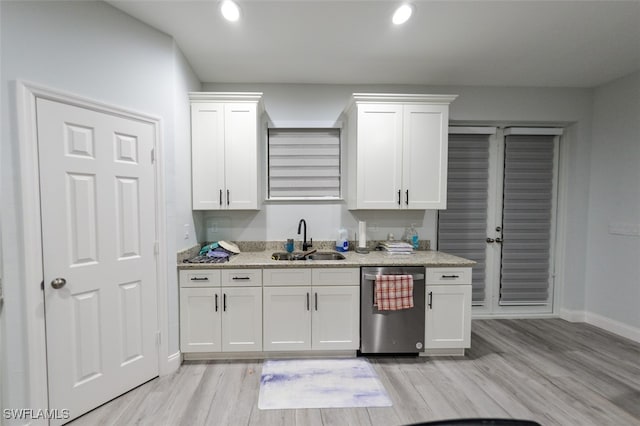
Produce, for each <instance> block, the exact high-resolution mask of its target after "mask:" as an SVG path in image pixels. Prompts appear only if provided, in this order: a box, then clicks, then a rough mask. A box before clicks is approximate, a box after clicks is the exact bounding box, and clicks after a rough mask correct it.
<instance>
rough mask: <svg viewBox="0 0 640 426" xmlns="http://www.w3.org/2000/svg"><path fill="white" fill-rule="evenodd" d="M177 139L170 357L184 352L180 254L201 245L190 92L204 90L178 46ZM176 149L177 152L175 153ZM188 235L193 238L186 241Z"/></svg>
mask: <svg viewBox="0 0 640 426" xmlns="http://www.w3.org/2000/svg"><path fill="white" fill-rule="evenodd" d="M173 45H174V49H173V52H174V62H173V63H174V69H173V72H174V99H173V107H174V116H173V120H174V127H175V132H174V139H173V143H172V144H168V145H167V149H166V151H165V157H166V158H167V160H168V161H166V162H165V164H168V167H167V168H166V170H165V185H166V191H167V193H169V194H172V197H170V199H169V200H168V202H167V227H168V228H169V229H168V230H167V234H168V238H167V246H168V247H167V251H168V258H169V259H168V262H167V275H168V277H169V280H168V285H167V292H168V295H167V303H168V305H169V306H168V314H169V315H168V321H169V336H168V338H169V355H171V354H174V353H176V352H178V351H179V348H180V333H179V330H180V322H179V321H180V315H179V299H178V294H179V290H178V278H177V274H178V271H177V269H176V252H177V251H178V250H182V249H184V248H188V247H192V246H194V245H195V244H197V240H196V232H195V224H194V218H193V212H192V210H191V106H190V102H189V95H188V92H195V91H199V90H200V80H198V78H197V77H196V75H195V73H194V72H193V70H192V69H191V65H190V64H189V62H187V59H186V58H185V57H184V55H183V53H182V52H181V51H180V49H179V48H178V46H177V45H176V44H175V42H174V44H173ZM171 145H173V149H171ZM169 158H170V160H169ZM185 232H187V233H188V234H189V236H188V237H186V238H185Z"/></svg>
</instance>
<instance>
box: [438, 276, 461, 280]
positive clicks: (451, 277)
mask: <svg viewBox="0 0 640 426" xmlns="http://www.w3.org/2000/svg"><path fill="white" fill-rule="evenodd" d="M441 277H442V278H444V279H447V278H448V279H454V278H460V275H442V276H441Z"/></svg>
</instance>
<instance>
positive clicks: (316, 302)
mask: <svg viewBox="0 0 640 426" xmlns="http://www.w3.org/2000/svg"><path fill="white" fill-rule="evenodd" d="M314 296H315V305H316V306H315V307H316V311H317V310H318V293H314Z"/></svg>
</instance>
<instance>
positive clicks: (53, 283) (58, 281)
mask: <svg viewBox="0 0 640 426" xmlns="http://www.w3.org/2000/svg"><path fill="white" fill-rule="evenodd" d="M65 284H67V280H65V279H64V278H56V279H55V280H53V281H51V287H53V288H55V289H56V290H57V289H59V288H62V287H64V286H65Z"/></svg>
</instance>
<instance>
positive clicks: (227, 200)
mask: <svg viewBox="0 0 640 426" xmlns="http://www.w3.org/2000/svg"><path fill="white" fill-rule="evenodd" d="M229 200H230V198H229V190H228V189H227V205H229Z"/></svg>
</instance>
